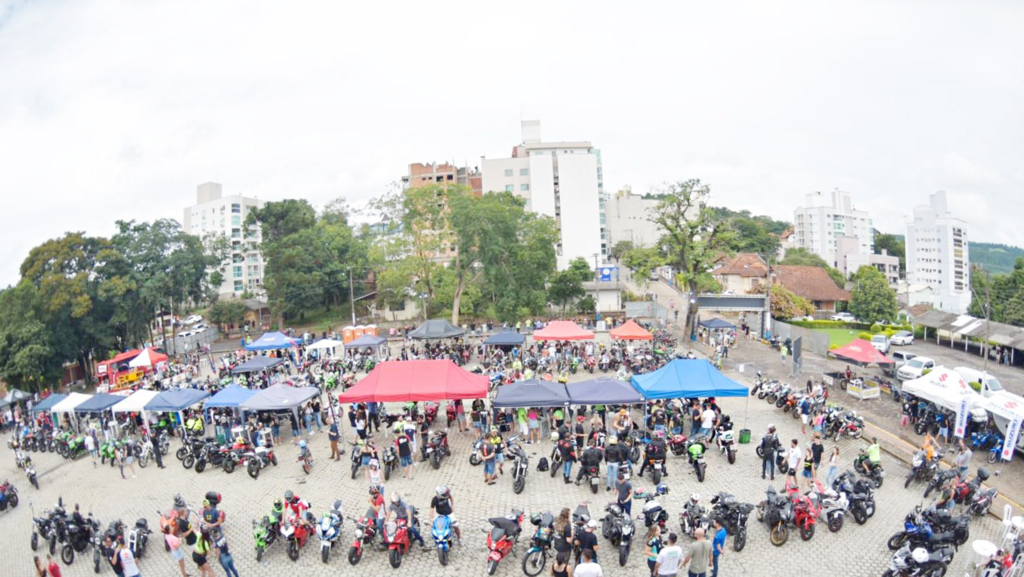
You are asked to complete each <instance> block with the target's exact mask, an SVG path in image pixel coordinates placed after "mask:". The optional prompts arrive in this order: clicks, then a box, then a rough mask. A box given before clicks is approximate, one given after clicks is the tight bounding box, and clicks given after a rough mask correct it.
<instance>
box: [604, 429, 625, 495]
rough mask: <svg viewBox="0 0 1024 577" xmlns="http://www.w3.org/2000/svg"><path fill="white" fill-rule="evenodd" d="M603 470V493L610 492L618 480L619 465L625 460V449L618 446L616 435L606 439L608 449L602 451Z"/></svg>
mask: <svg viewBox="0 0 1024 577" xmlns="http://www.w3.org/2000/svg"><path fill="white" fill-rule="evenodd" d="M604 460H605V470H606V471H607V475H606V476H605V483H604V486H605V491H611V490H612V489H613V488H614V487H613V486H614V485H615V482H616V481H617V480H618V479H619V463H620V462H622V461H625V460H626V449H625V447H623V446H622V445H619V439H618V437H617V436H616V435H610V436H609V437H608V447H607V448H606V449H605V450H604Z"/></svg>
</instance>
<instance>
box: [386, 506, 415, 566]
mask: <svg viewBox="0 0 1024 577" xmlns="http://www.w3.org/2000/svg"><path fill="white" fill-rule="evenodd" d="M384 540H385V541H386V542H387V544H388V561H390V562H391V567H393V568H395V569H398V568H399V567H401V566H402V557H403V556H404V555H406V554H408V553H409V549H410V548H412V542H411V541H409V522H408V521H406V520H405V519H401V518H400V519H398V520H396V521H393V522H391V523H388V524H387V525H386V526H385V527H384Z"/></svg>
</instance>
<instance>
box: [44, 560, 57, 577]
mask: <svg viewBox="0 0 1024 577" xmlns="http://www.w3.org/2000/svg"><path fill="white" fill-rule="evenodd" d="M46 563H47V565H46V570H47V571H49V572H50V577H60V565H58V564H57V560H56V559H54V558H53V557H50V556H49V555H47V556H46Z"/></svg>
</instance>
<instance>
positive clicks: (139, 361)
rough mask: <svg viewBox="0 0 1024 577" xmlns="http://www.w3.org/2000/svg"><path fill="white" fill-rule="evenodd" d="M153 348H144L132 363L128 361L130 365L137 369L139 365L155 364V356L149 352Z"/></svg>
mask: <svg viewBox="0 0 1024 577" xmlns="http://www.w3.org/2000/svg"><path fill="white" fill-rule="evenodd" d="M151 350H152V349H145V350H143V351H142V352H141V353H139V356H137V357H135V358H134V359H132V360H131V362H130V363H128V366H129V367H131V368H133V369H136V368H138V367H151V366H153V357H151V356H150V354H149V351H151Z"/></svg>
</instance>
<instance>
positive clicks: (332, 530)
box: [316, 500, 343, 563]
mask: <svg viewBox="0 0 1024 577" xmlns="http://www.w3.org/2000/svg"><path fill="white" fill-rule="evenodd" d="M342 521H343V517H342V515H341V501H340V500H339V501H335V502H334V507H333V508H332V509H331V511H330V512H329V513H324V514H323V516H322V517H320V522H319V523H317V524H316V536H317V537H319V538H320V560H321V561H323V562H324V563H327V562H328V561H329V560H330V558H331V547H333V546H334V542H335V541H337V540H338V537H341V523H342Z"/></svg>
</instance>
